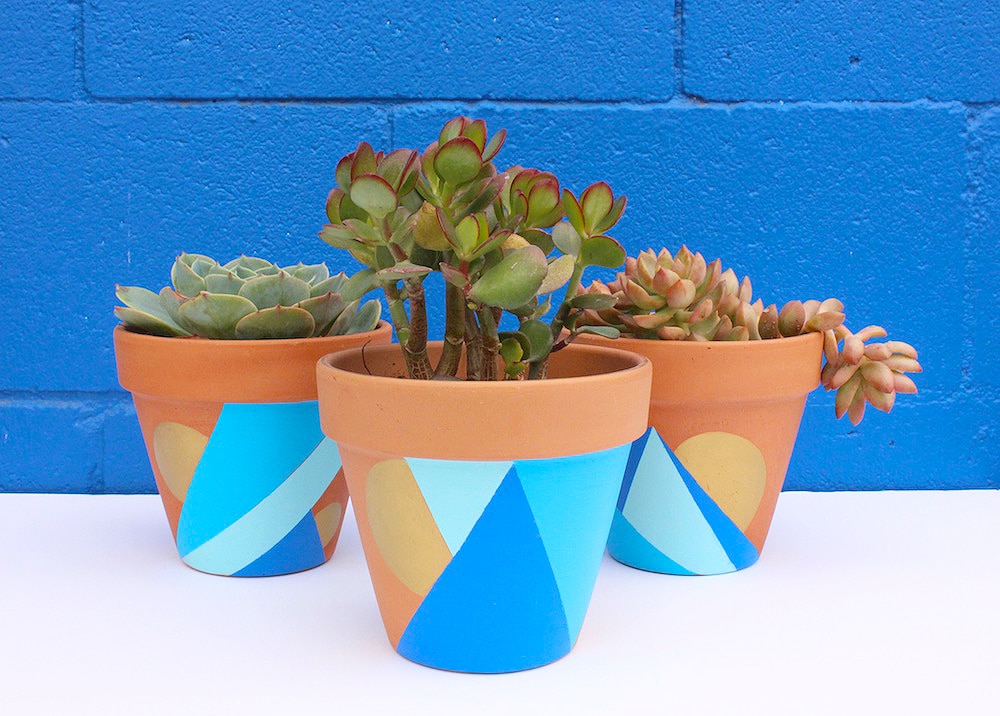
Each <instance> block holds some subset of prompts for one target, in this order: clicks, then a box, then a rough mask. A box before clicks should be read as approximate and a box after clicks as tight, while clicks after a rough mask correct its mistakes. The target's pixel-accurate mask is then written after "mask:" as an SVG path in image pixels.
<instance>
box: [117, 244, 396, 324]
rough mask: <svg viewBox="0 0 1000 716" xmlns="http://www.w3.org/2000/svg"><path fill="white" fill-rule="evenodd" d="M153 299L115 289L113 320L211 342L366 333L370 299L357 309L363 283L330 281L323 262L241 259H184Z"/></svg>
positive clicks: (375, 307) (144, 292)
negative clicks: (221, 261) (287, 263)
mask: <svg viewBox="0 0 1000 716" xmlns="http://www.w3.org/2000/svg"><path fill="white" fill-rule="evenodd" d="M170 279H171V281H172V283H173V286H172V287H171V286H165V287H164V288H162V289H161V290H160V292H159V294H156V293H153V292H152V291H150V290H148V289H145V288H140V287H138V286H118V287H117V289H116V295H117V296H118V299H119V300H120V301H121V302H122V303H124V304H125V305H124V306H115V315H116V316H117V317H118V318H119V319H120V320H121V321H122V322H123V323H124V324H125V325H126V326H127V327H128V328H129V329H130V330H133V331H138V332H141V333H150V334H152V335H157V336H200V337H202V338H212V339H217V340H228V339H267V338H308V337H311V336H336V335H344V334H348V333H361V332H364V331H370V330H372V329H374V328H375V326H376V324H377V323H378V319H379V314H380V313H381V307H380V306H379V303H378V301H374V300H372V301H368V302H366V303H365V304H363V305H361V304H360V300H359V299H360V296H361V294H362V293H363V290H361V291H359V290H358V287H359V285H360V286H362V287H363V284H364V281H363V280H362V281H358V280H355V279H354V278H348V277H347V276H346V275H345V274H343V273H341V274H337V275H335V276H331V275H330V271H329V270H328V269H327V267H326V264H314V265H306V264H301V263H300V264H298V265H296V266H286V267H284V268H282V267H279V266H278V265H276V264H273V263H271V262H270V261H265V260H264V259H259V258H255V257H252V256H241V257H239V258H237V259H233V260H232V261H230V262H229V263H226V264H219V263H218V262H217V261H215V260H213V259H211V258H209V257H208V256H203V255H201V254H188V253H184V254H181V255H180V256H178V257H177V259H176V260H175V261H174V265H173V268H172V270H171V272H170Z"/></svg>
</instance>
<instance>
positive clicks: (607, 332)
mask: <svg viewBox="0 0 1000 716" xmlns="http://www.w3.org/2000/svg"><path fill="white" fill-rule="evenodd" d="M576 332H577V333H593V334H594V335H596V336H604V337H605V338H618V337H619V336H620V335H621V334H622V333H621V331H619V330H618V329H617V328H615V327H614V326H580V327H579V328H577V329H576Z"/></svg>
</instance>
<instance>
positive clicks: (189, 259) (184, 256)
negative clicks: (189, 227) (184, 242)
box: [178, 251, 215, 267]
mask: <svg viewBox="0 0 1000 716" xmlns="http://www.w3.org/2000/svg"><path fill="white" fill-rule="evenodd" d="M178 258H179V259H180V260H181V261H183V262H184V263H185V264H187V265H188V266H189V267H190V266H194V262H195V261H199V260H200V261H208V262H209V263H215V259H213V258H212V257H211V256H206V255H205V254H189V253H188V252H186V251H183V252H181V255H180V256H178Z"/></svg>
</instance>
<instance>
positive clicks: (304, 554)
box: [233, 510, 326, 577]
mask: <svg viewBox="0 0 1000 716" xmlns="http://www.w3.org/2000/svg"><path fill="white" fill-rule="evenodd" d="M325 561H326V555H325V554H324V553H323V545H322V544H321V543H320V540H319V530H318V529H317V528H316V520H315V519H314V518H313V514H312V511H311V510H310V511H309V512H307V513H306V516H305V517H303V518H302V520H301V521H300V522H299V523H298V524H297V525H295V527H293V528H292V531H291V532H289V533H288V534H287V535H285V536H284V538H282V540H281V541H280V542H278V544H276V545H274V547H272V548H271V549H269V550H268V551H267V552H265V553H264V554H262V555H261V556H260V557H258V558H257V559H255V560H254V561H253V562H251V563H250V564H248V565H247V566H246V567H244V568H243V569H241V570H240V571H239V572H236V574H235V575H233V576H236V577H272V576H274V575H276V574H290V573H291V572H301V571H302V570H304V569H312V568H313V567H318V566H319V565H321V564H323V562H325Z"/></svg>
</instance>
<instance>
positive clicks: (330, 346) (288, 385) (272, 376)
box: [114, 321, 392, 403]
mask: <svg viewBox="0 0 1000 716" xmlns="http://www.w3.org/2000/svg"><path fill="white" fill-rule="evenodd" d="M391 339H392V328H391V327H390V326H389V324H388V323H386V322H385V321H381V322H380V323H379V325H378V327H377V328H376V329H375V330H374V331H370V332H368V333H357V334H353V335H350V336H326V337H323V338H291V339H286V340H261V341H213V340H208V339H204V338H165V337H162V336H148V335H145V334H142V333H135V332H133V331H127V330H125V329H124V328H123V327H122V326H118V327H117V328H115V332H114V341H115V358H116V361H117V364H118V382H119V383H121V385H122V387H123V388H125V390H128V391H131V392H132V393H133V394H135V393H140V394H143V395H157V396H161V397H166V396H170V397H171V398H173V399H175V400H204V401H208V402H218V403H279V402H295V401H302V400H315V399H316V380H315V374H316V371H315V365H316V361H318V360H319V359H320V358H322V357H323V356H324V355H326V354H327V353H331V352H333V351H338V350H344V349H348V348H355V347H358V346H363V345H378V344H384V343H388V342H389V341H390V340H391Z"/></svg>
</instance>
